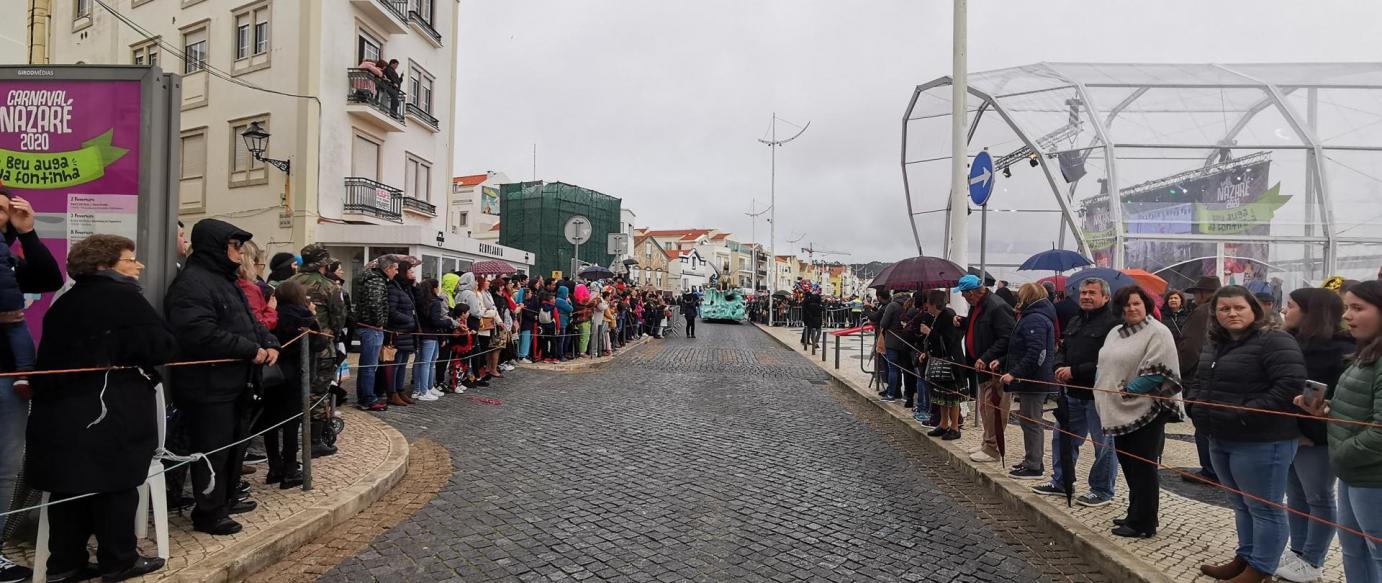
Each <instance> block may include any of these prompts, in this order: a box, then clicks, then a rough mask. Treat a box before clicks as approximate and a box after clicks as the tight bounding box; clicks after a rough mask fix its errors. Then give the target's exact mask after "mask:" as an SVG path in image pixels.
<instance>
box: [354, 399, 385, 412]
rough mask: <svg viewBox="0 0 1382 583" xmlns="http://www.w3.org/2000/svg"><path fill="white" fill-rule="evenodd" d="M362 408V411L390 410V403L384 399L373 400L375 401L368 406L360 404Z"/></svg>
mask: <svg viewBox="0 0 1382 583" xmlns="http://www.w3.org/2000/svg"><path fill="white" fill-rule="evenodd" d="M360 410H361V411H388V410H389V404H388V403H385V402H384V401H375V402H373V403H370V404H369V405H368V406H366V405H361V406H360Z"/></svg>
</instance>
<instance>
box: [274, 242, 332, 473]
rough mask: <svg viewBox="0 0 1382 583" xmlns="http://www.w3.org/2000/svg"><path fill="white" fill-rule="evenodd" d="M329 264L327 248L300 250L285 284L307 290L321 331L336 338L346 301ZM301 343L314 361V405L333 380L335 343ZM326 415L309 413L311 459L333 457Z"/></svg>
mask: <svg viewBox="0 0 1382 583" xmlns="http://www.w3.org/2000/svg"><path fill="white" fill-rule="evenodd" d="M330 264H331V253H329V252H328V251H327V250H326V246H324V245H321V244H320V243H313V244H311V245H308V246H306V247H303V248H302V267H300V268H299V269H298V273H297V275H294V276H293V277H291V278H290V279H289V280H288V281H294V282H297V283H300V284H302V286H303V287H305V288H307V300H308V302H310V303H311V308H312V314H313V316H315V317H316V319H317V325H318V326H320V327H321V329H322V330H325V331H328V333H330V334H333V335H336V334H340V333H341V331H342V330H345V326H346V308H345V300H343V299H342V298H341V293H340V287H339V286H337V285H336V282H334V281H332V280H331V278H329V277H327V276H326V268H327V266H328V265H330ZM302 341H307V342H309V343H310V344H309V345H310V346H311V347H312V351H313V354H314V355H315V357H314V358H315V359H316V366H315V367H314V368H313V371H312V378H311V380H310V382H309V386H310V387H311V391H312V401H313V402H316V401H317V400H319V399H320V398H321V396H322V395H325V394H326V393H327V391H329V390H330V389H331V383H332V381H334V380H336V366H337V364H338V363H337V360H336V341H335V339H333V338H327V337H325V336H316V335H313V336H310V337H306V338H304V339H303V340H302ZM328 415H329V413H328V412H327V407H326V406H325V404H323V405H321V406H318V407H316V408H314V409H313V410H312V428H311V431H312V457H320V456H323V455H331V454H333V453H336V447H335V446H334V445H332V442H334V441H335V440H334V439H332V438H333V437H334V436H327V435H326V431H328V429H327V427H328V425H327V424H328V422H329V421H330V420H329V419H328Z"/></svg>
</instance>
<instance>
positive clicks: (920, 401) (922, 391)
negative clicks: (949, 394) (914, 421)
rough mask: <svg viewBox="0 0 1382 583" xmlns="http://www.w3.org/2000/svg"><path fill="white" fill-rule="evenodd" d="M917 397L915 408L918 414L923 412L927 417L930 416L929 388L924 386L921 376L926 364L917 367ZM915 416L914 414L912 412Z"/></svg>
mask: <svg viewBox="0 0 1382 583" xmlns="http://www.w3.org/2000/svg"><path fill="white" fill-rule="evenodd" d="M917 369H918V370H917V378H916V381H917V398H916V406H917V408H916V410H917V411H918V413H919V414H924V415H926V416H927V418H930V416H931V390H930V389H928V388H926V379H925V378H924V377H923V376H922V375H924V374H926V366H925V365H922V366H918V367H917ZM914 416H915V414H914Z"/></svg>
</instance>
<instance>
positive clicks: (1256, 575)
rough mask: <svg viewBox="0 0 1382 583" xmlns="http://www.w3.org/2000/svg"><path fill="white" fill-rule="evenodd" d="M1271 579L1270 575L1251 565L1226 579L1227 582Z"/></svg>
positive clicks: (1266, 580)
mask: <svg viewBox="0 0 1382 583" xmlns="http://www.w3.org/2000/svg"><path fill="white" fill-rule="evenodd" d="M1271 580H1272V576H1271V575H1264V574H1263V573H1262V572H1261V571H1258V570H1257V569H1256V568H1254V567H1253V566H1252V565H1248V568H1246V569H1244V570H1243V572H1242V573H1239V574H1238V576H1237V577H1234V578H1232V579H1229V580H1228V583H1268V582H1269V581H1271Z"/></svg>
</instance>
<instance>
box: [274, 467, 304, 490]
mask: <svg viewBox="0 0 1382 583" xmlns="http://www.w3.org/2000/svg"><path fill="white" fill-rule="evenodd" d="M301 485H302V466H299V465H298V464H296V463H294V464H292V466H291V467H289V468H288V469H287V470H285V471H284V472H283V483H281V484H279V485H278V489H280V490H288V489H292V488H297V487H299V486H301Z"/></svg>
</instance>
